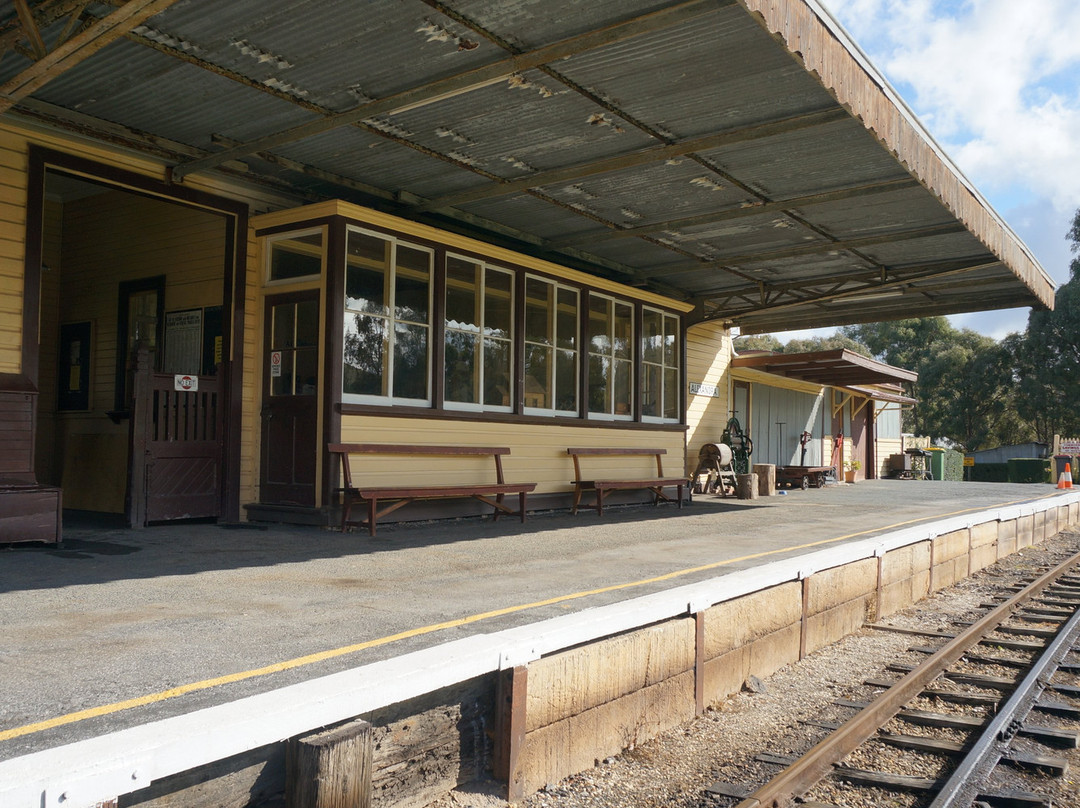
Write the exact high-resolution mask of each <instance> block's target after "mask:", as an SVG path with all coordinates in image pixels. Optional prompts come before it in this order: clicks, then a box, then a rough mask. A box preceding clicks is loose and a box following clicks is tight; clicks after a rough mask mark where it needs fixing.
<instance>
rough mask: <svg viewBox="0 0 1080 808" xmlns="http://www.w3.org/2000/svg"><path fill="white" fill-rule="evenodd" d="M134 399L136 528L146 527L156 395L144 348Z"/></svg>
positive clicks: (132, 504)
mask: <svg viewBox="0 0 1080 808" xmlns="http://www.w3.org/2000/svg"><path fill="white" fill-rule="evenodd" d="M132 365H133V371H134V372H133V374H132V382H131V386H132V391H133V392H132V398H133V401H132V403H131V418H130V422H129V429H130V440H129V442H128V447H129V449H128V469H129V471H128V489H127V518H128V524H129V525H130V526H131V527H133V528H141V527H144V526H145V525H146V437H147V432H148V430H149V429H150V424H151V420H152V419H151V414H152V410H153V405H154V404H153V396H154V392H153V389H152V386H151V383H150V374H151V372H152V370H153V368H152V367H151V360H150V350H149V349H148V348H147V347H146V345H145V344H140V345H139V347H138V348H137V349H136V351H135V355H134V357H133V358H132Z"/></svg>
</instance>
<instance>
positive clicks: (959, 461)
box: [943, 449, 964, 482]
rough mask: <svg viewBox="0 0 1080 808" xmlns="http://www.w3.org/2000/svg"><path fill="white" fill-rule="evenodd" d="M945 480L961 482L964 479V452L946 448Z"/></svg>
mask: <svg viewBox="0 0 1080 808" xmlns="http://www.w3.org/2000/svg"><path fill="white" fill-rule="evenodd" d="M943 479H945V480H951V481H953V482H960V481H961V480H963V479H964V453H963V452H958V451H956V450H955V449H946V450H945V476H944V478H943Z"/></svg>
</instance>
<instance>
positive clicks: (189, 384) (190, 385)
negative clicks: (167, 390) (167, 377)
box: [173, 373, 199, 393]
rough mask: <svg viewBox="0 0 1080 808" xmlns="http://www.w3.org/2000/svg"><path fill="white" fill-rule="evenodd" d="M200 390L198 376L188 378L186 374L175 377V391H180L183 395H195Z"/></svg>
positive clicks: (178, 374)
mask: <svg viewBox="0 0 1080 808" xmlns="http://www.w3.org/2000/svg"><path fill="white" fill-rule="evenodd" d="M198 389H199V377H198V376H188V375H187V374H186V373H177V374H176V375H175V376H173V390H178V391H179V392H181V393H195V392H197V391H198Z"/></svg>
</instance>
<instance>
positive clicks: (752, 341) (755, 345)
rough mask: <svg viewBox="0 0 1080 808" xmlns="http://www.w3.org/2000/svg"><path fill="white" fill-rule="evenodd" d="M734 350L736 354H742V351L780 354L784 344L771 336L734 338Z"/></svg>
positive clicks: (760, 335)
mask: <svg viewBox="0 0 1080 808" xmlns="http://www.w3.org/2000/svg"><path fill="white" fill-rule="evenodd" d="M735 350H736V351H737V352H738V353H743V352H744V351H773V352H775V353H781V352H782V351H783V350H784V343H782V342H781V341H780V340H778V339H777V338H776V337H774V336H773V335H772V334H754V335H752V336H749V337H736V338H735Z"/></svg>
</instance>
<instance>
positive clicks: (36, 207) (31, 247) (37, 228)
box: [20, 146, 45, 443]
mask: <svg viewBox="0 0 1080 808" xmlns="http://www.w3.org/2000/svg"><path fill="white" fill-rule="evenodd" d="M35 157H36V155H35V150H34V147H33V146H31V147H30V155H29V165H28V166H27V171H26V182H27V185H26V245H25V249H26V255H25V257H24V260H23V328H22V358H21V361H22V367H21V368H20V370H22V373H23V375H24V376H26V377H27V378H28V379H29V380H30V381H31V383H32V384H33V385H34V388H35V389H37V385H38V369H39V368H38V365H39V363H40V359H41V357H40V345H39V343H40V341H41V340H40V339H39V336H40V334H39V329H40V328H41V262H42V259H43V253H44V248H43V246H42V233H43V231H44V227H45V164H44V163H43V162H42V161H41V160H38V159H35ZM35 432H36V430H35ZM33 438H34V442H35V443H36V442H37V435H36V434H35V435H34V436H33Z"/></svg>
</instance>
